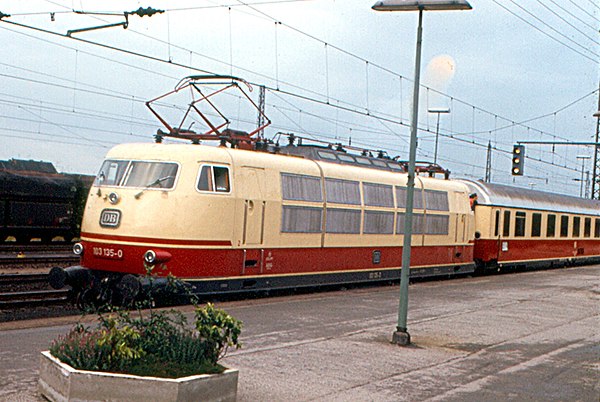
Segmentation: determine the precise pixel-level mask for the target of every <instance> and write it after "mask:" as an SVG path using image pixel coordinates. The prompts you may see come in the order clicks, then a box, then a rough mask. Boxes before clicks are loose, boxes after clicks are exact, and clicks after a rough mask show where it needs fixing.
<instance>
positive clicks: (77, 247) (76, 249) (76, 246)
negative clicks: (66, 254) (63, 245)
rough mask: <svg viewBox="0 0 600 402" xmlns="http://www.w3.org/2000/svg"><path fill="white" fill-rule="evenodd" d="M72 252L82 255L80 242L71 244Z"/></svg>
mask: <svg viewBox="0 0 600 402" xmlns="http://www.w3.org/2000/svg"><path fill="white" fill-rule="evenodd" d="M73 253H75V255H82V254H83V244H81V243H75V244H73Z"/></svg>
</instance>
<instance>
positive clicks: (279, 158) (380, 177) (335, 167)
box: [106, 143, 468, 193]
mask: <svg viewBox="0 0 600 402" xmlns="http://www.w3.org/2000/svg"><path fill="white" fill-rule="evenodd" d="M325 149H326V148H325ZM106 158H107V159H111V158H116V159H138V160H164V161H167V160H170V161H178V162H180V163H190V162H191V161H206V162H212V163H233V164H237V165H240V166H254V165H256V164H258V165H260V166H267V167H272V168H276V169H279V170H285V171H290V172H297V173H304V174H315V175H319V174H320V173H319V172H320V170H319V168H318V167H317V165H320V166H322V168H324V171H325V173H326V174H327V175H334V176H336V177H338V176H339V177H344V178H347V179H352V178H355V179H358V177H360V179H359V180H366V181H374V182H375V181H383V182H387V183H397V182H398V175H401V176H400V177H401V179H400V181H399V182H400V183H402V182H406V179H407V174H406V173H404V172H403V171H393V170H392V169H390V168H381V169H376V168H373V167H372V166H363V165H361V164H359V163H353V164H352V163H348V164H345V163H339V162H336V161H329V160H326V159H313V158H311V157H310V156H306V155H299V154H291V153H287V152H286V153H269V152H258V151H254V150H243V149H233V148H228V147H216V146H210V145H199V144H164V143H160V144H157V143H128V144H120V145H117V146H115V147H113V148H112V149H111V150H110V151H109V152H108V154H107V155H106ZM371 159H375V158H371ZM282 163H285V165H282ZM282 168H283V169H282ZM417 180H419V181H421V182H423V185H424V186H425V188H431V189H439V190H447V191H460V192H465V193H466V192H468V188H467V186H466V185H465V184H464V183H459V182H457V181H454V180H443V179H439V178H433V177H428V176H427V175H422V176H421V175H419V176H417Z"/></svg>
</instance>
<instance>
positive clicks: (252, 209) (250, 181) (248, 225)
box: [237, 167, 265, 246]
mask: <svg viewBox="0 0 600 402" xmlns="http://www.w3.org/2000/svg"><path fill="white" fill-rule="evenodd" d="M237 184H238V186H239V190H240V192H239V195H240V198H241V199H242V200H243V202H244V205H243V229H242V245H244V246H253V245H256V246H257V245H261V244H263V241H264V222H265V201H264V197H263V194H264V191H263V186H264V170H263V169H260V168H250V167H242V168H241V171H240V176H239V179H238V180H237Z"/></svg>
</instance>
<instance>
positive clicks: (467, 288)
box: [0, 266, 600, 401]
mask: <svg viewBox="0 0 600 402" xmlns="http://www.w3.org/2000/svg"><path fill="white" fill-rule="evenodd" d="M409 289H410V291H409V317H408V330H409V332H410V334H411V337H412V340H413V345H412V346H410V347H400V346H397V345H393V344H391V343H390V339H391V337H392V333H393V331H394V329H395V325H396V320H397V311H398V291H399V287H398V286H383V287H376V288H358V289H350V290H345V291H334V292H321V293H316V294H305V295H295V296H285V297H277V298H263V299H252V300H245V301H236V302H226V303H218V304H217V306H218V307H221V308H224V309H226V310H227V311H228V312H229V313H231V314H232V315H233V316H235V317H236V318H239V319H241V320H242V321H244V330H243V336H242V342H243V344H244V347H243V348H242V349H240V350H238V351H231V352H230V353H229V354H228V356H227V357H226V358H225V359H224V360H223V361H222V362H223V364H224V365H226V366H229V367H235V368H237V369H239V370H240V375H239V389H238V400H239V401H425V400H428V401H499V400H502V401H511V400H512V401H523V400H527V401H598V400H599V399H600V266H588V267H577V268H567V269H555V270H546V271H535V272H526V273H518V274H510V275H495V276H486V277H476V278H462V279H455V280H446V281H429V282H420V283H415V284H412V285H411V286H410V288H409ZM180 309H181V310H183V311H191V308H190V307H183V308H180ZM76 320H77V319H76V318H72V317H71V318H61V319H47V320H42V321H35V322H20V323H1V324H0V400H2V401H38V400H39V401H41V400H43V399H42V398H41V397H40V396H39V395H38V394H37V378H38V365H39V355H38V354H39V351H41V350H44V349H46V348H47V347H48V345H49V343H50V341H51V340H52V339H53V338H55V337H56V336H57V335H59V334H63V333H65V332H66V331H67V330H68V329H69V328H70V325H71V323H72V322H75V321H76ZM199 400H201V397H199Z"/></svg>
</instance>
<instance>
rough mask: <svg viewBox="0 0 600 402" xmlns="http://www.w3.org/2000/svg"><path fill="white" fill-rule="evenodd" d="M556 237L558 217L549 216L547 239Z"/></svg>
mask: <svg viewBox="0 0 600 402" xmlns="http://www.w3.org/2000/svg"><path fill="white" fill-rule="evenodd" d="M555 235H556V215H552V214H550V215H548V225H547V226H546V237H554V236H555Z"/></svg>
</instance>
